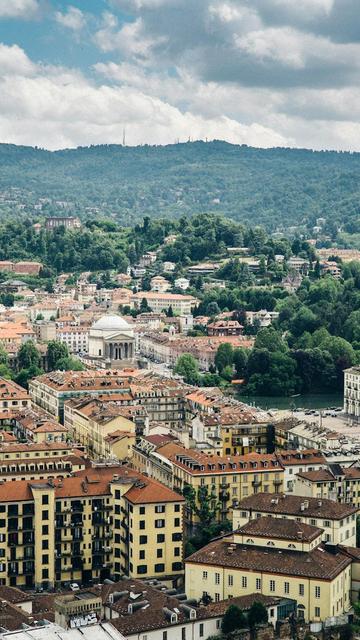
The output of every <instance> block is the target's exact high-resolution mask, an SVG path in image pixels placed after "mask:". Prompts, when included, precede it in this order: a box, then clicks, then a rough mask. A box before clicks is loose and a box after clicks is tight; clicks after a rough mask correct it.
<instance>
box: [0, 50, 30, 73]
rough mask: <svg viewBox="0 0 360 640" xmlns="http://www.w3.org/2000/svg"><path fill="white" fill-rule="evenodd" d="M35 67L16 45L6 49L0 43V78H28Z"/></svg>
mask: <svg viewBox="0 0 360 640" xmlns="http://www.w3.org/2000/svg"><path fill="white" fill-rule="evenodd" d="M35 69H36V65H34V64H33V63H32V62H31V60H30V59H29V58H28V57H27V55H26V53H25V52H24V51H23V49H21V48H20V47H18V46H17V45H16V44H14V45H12V46H10V47H8V46H7V45H5V44H1V43H0V77H1V76H9V75H10V76H12V75H16V76H19V75H20V76H29V75H32V74H33V73H34V72H35Z"/></svg>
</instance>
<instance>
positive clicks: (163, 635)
mask: <svg viewBox="0 0 360 640" xmlns="http://www.w3.org/2000/svg"><path fill="white" fill-rule="evenodd" d="M162 640H167V631H163V634H162Z"/></svg>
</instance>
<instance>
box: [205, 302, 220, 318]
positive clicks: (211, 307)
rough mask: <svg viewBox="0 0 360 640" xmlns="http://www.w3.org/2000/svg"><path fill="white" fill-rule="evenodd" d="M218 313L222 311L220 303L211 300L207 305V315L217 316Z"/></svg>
mask: <svg viewBox="0 0 360 640" xmlns="http://www.w3.org/2000/svg"><path fill="white" fill-rule="evenodd" d="M218 313H220V307H219V305H218V303H217V302H209V304H208V306H207V307H206V315H207V316H216V315H217V314H218Z"/></svg>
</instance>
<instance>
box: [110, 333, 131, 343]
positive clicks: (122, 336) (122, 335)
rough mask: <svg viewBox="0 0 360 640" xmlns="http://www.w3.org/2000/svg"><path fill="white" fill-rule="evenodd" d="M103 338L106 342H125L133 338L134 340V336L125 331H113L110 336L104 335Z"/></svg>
mask: <svg viewBox="0 0 360 640" xmlns="http://www.w3.org/2000/svg"><path fill="white" fill-rule="evenodd" d="M103 339H104V342H114V340H115V341H116V342H124V341H127V342H129V341H131V340H134V337H133V336H129V335H126V334H125V333H117V332H116V333H112V334H110V335H108V336H104V338H103Z"/></svg>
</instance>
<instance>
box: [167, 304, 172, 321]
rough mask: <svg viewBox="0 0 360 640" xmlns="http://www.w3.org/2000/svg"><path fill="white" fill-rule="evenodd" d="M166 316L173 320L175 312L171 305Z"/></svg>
mask: <svg viewBox="0 0 360 640" xmlns="http://www.w3.org/2000/svg"><path fill="white" fill-rule="evenodd" d="M166 315H167V317H168V318H173V317H174V312H173V308H172V306H171V304H170V305H169V308H168V310H167V312H166Z"/></svg>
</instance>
